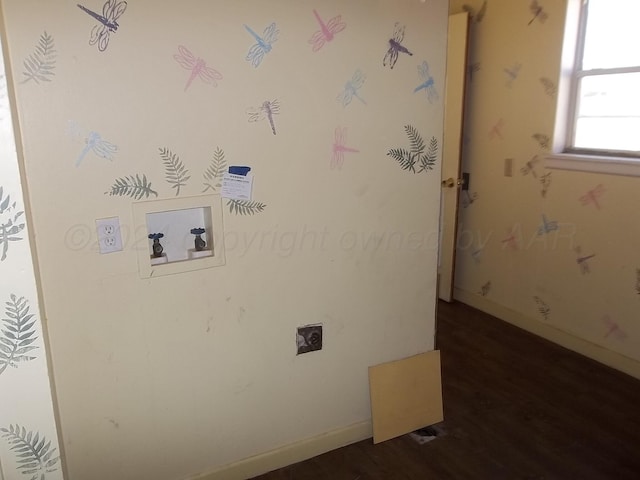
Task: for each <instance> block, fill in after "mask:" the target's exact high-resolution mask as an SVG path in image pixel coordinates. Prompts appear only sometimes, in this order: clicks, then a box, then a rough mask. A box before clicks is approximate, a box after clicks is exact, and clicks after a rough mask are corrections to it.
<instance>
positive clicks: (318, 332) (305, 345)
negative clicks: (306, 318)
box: [296, 324, 322, 355]
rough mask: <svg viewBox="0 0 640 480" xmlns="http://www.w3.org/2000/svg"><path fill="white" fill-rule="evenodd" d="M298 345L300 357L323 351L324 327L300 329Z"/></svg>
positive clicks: (311, 326)
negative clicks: (304, 354)
mask: <svg viewBox="0 0 640 480" xmlns="http://www.w3.org/2000/svg"><path fill="white" fill-rule="evenodd" d="M296 344H297V346H298V355H300V354H303V353H308V352H314V351H316V350H322V325H321V324H316V325H305V326H304V327H298V332H297V335H296Z"/></svg>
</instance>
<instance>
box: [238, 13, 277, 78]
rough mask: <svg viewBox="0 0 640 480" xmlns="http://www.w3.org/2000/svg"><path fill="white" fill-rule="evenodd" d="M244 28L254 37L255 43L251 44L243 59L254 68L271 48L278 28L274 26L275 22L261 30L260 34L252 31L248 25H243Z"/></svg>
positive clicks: (275, 39)
mask: <svg viewBox="0 0 640 480" xmlns="http://www.w3.org/2000/svg"><path fill="white" fill-rule="evenodd" d="M243 26H244V28H245V30H246V31H247V32H249V34H250V35H251V36H252V37H253V38H254V39H255V41H256V43H255V44H254V45H252V46H251V48H250V49H249V52H248V53H247V56H246V57H245V60H246V61H247V62H249V63H251V65H253V67H254V68H257V67H259V66H260V64H261V63H262V60H263V59H264V56H265V55H266V54H267V53H269V52H270V51H271V49H272V48H273V46H272V44H273V43H275V42H276V41H277V40H278V35H280V30H278V27H277V26H276V22H273V23H272V24H271V25H269V26H268V27H267V28H265V29H264V31H263V32H262V36H260V35H258V34H257V33H256V32H254V31H253V30H252V29H251V28H250V27H249V26H248V25H243Z"/></svg>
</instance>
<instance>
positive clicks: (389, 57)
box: [382, 22, 413, 69]
mask: <svg viewBox="0 0 640 480" xmlns="http://www.w3.org/2000/svg"><path fill="white" fill-rule="evenodd" d="M404 28H405V26H404V25H400V23H398V22H396V24H395V28H394V30H393V38H390V39H389V50H387V53H385V55H384V58H383V59H382V66H383V67H386V66H387V64H389V67H390V68H391V69H393V67H394V66H395V64H396V62H397V61H398V53H400V52H402V53H406V54H407V55H410V56H411V55H413V53H411V52H410V51H409V49H408V48H407V47H405V46H404V45H402V41H403V40H404Z"/></svg>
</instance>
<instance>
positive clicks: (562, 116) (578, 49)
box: [546, 0, 640, 176]
mask: <svg viewBox="0 0 640 480" xmlns="http://www.w3.org/2000/svg"><path fill="white" fill-rule="evenodd" d="M588 15H589V0H568V2H567V15H566V25H565V29H564V41H563V48H562V60H561V78H560V81H559V84H558V99H557V101H558V104H557V111H556V118H555V122H556V124H555V129H554V136H553V138H554V140H553V148H552V153H551V154H550V155H548V156H547V162H546V166H547V168H551V169H562V170H579V171H587V172H595V173H610V174H614V175H626V176H640V152H636V151H628V150H599V149H588V148H578V147H575V146H573V142H574V138H575V131H576V123H577V113H578V111H577V109H578V95H579V85H580V80H581V79H582V78H585V77H589V76H596V75H607V74H612V73H640V66H634V67H622V68H598V69H591V70H583V69H582V63H583V56H584V48H585V35H586V29H587V20H588Z"/></svg>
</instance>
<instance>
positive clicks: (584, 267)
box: [574, 246, 596, 275]
mask: <svg viewBox="0 0 640 480" xmlns="http://www.w3.org/2000/svg"><path fill="white" fill-rule="evenodd" d="M574 251H575V252H576V255H577V258H576V263H577V264H578V266H579V267H580V273H582V274H583V275H585V274H587V273H590V272H591V269H590V268H589V260H590V259H592V258H593V257H595V256H596V255H595V253H594V254H592V255H582V247H580V246H578V247H576V248H574Z"/></svg>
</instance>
